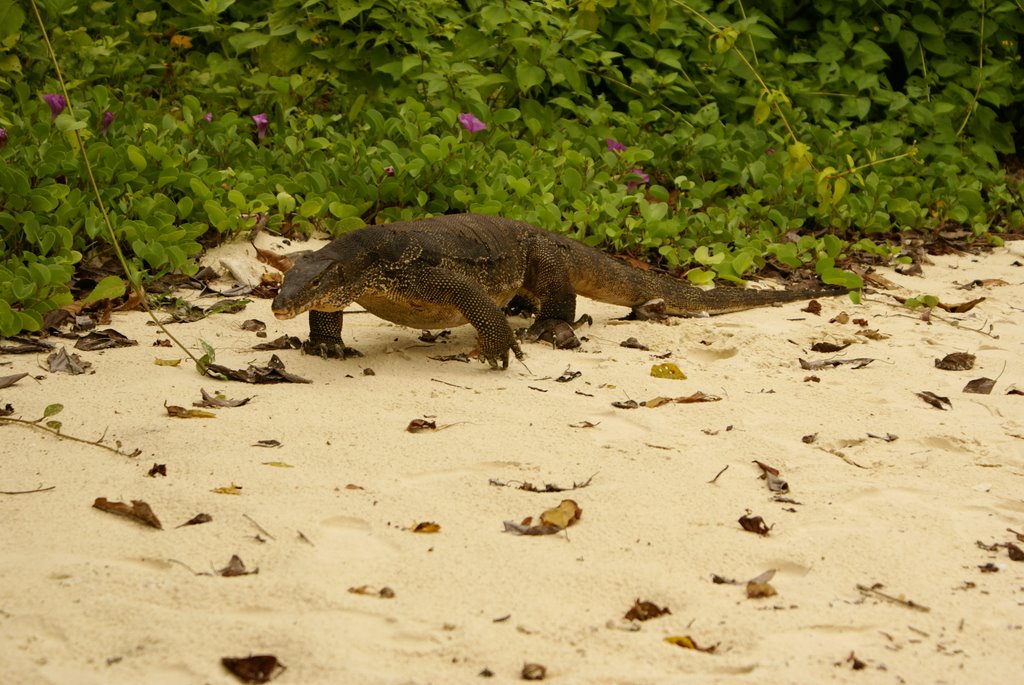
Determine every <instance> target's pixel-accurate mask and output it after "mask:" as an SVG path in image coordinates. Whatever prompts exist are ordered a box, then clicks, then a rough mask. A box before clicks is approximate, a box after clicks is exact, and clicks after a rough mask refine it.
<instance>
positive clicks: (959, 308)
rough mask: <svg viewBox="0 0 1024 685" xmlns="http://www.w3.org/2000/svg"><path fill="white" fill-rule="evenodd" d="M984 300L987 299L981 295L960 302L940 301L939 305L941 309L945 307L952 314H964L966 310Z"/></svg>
mask: <svg viewBox="0 0 1024 685" xmlns="http://www.w3.org/2000/svg"><path fill="white" fill-rule="evenodd" d="M984 301H985V298H984V297H979V298H978V299H976V300H969V301H967V302H958V303H956V304H945V303H943V302H939V304H938V306H939V308H940V309H944V310H946V311H947V312H950V313H951V314H964V313H966V312H969V311H971V310H972V309H974V308H975V307H976V306H978V304H979V303H981V302H984Z"/></svg>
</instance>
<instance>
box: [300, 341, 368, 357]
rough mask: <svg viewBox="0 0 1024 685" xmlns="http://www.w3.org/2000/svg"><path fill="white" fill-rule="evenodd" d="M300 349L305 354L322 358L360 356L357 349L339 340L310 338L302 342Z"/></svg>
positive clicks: (360, 353)
mask: <svg viewBox="0 0 1024 685" xmlns="http://www.w3.org/2000/svg"><path fill="white" fill-rule="evenodd" d="M302 351H303V352H304V353H305V354H311V355H315V356H317V357H323V358H324V359H348V358H349V357H362V356H363V353H362V352H360V351H359V350H357V349H355V348H353V347H348V346H347V345H345V343H343V342H341V341H340V340H313V339H312V338H310V339H309V340H307V341H306V342H304V343H302Z"/></svg>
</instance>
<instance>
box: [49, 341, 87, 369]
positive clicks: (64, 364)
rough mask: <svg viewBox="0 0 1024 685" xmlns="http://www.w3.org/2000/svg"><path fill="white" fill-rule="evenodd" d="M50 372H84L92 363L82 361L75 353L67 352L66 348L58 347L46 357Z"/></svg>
mask: <svg viewBox="0 0 1024 685" xmlns="http://www.w3.org/2000/svg"><path fill="white" fill-rule="evenodd" d="M46 365H47V368H48V369H49V370H50V373H69V374H71V375H72V376H77V375H79V374H83V373H85V372H86V371H87V370H88V369H89V368H90V367H91V366H92V364H91V363H90V362H85V361H82V358H81V357H79V356H78V355H77V354H68V351H67V348H64V347H62V348H60V349H59V350H57V351H56V352H54V353H52V354H50V356H49V357H47V358H46Z"/></svg>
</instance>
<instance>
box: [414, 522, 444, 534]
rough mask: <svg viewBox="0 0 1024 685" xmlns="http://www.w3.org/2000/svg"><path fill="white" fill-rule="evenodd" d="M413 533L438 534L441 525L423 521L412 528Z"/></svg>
mask: <svg viewBox="0 0 1024 685" xmlns="http://www.w3.org/2000/svg"><path fill="white" fill-rule="evenodd" d="M412 532H414V533H440V532H441V524H440V523H434V522H433V521H423V522H421V523H417V524H416V525H415V526H413V527H412Z"/></svg>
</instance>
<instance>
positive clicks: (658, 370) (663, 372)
mask: <svg viewBox="0 0 1024 685" xmlns="http://www.w3.org/2000/svg"><path fill="white" fill-rule="evenodd" d="M651 375H652V376H654V377H655V378H671V379H672V380H677V381H684V380H686V374H685V373H683V371H682V369H680V368H679V367H678V366H677V365H675V364H673V363H672V362H665V363H663V364H655V365H654V366H652V367H651Z"/></svg>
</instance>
